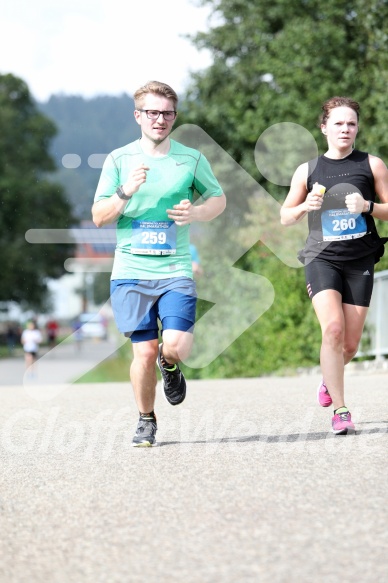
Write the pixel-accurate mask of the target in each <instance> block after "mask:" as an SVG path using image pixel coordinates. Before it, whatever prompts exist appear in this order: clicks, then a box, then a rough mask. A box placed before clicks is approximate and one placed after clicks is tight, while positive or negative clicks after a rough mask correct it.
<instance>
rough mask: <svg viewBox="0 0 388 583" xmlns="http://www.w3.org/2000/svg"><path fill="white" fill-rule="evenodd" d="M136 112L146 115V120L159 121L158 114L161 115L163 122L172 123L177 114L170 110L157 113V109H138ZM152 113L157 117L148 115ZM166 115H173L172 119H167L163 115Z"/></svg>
mask: <svg viewBox="0 0 388 583" xmlns="http://www.w3.org/2000/svg"><path fill="white" fill-rule="evenodd" d="M138 111H142V112H143V113H145V114H146V116H147V118H148V119H152V120H154V121H156V120H157V119H159V117H160V114H162V116H163V119H164V120H166V121H173V120H174V119H175V118H176V114H177V112H176V111H175V110H171V109H170V110H167V111H159V109H138ZM152 111H153V112H155V113H157V114H158V115H157V116H154V117H150V115H149V113H150V112H152ZM166 113H167V114H169V115H170V114H172V113H173V114H174V117H172V118H171V119H167V118H166V117H165V114H166Z"/></svg>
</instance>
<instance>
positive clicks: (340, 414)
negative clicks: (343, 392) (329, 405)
mask: <svg viewBox="0 0 388 583" xmlns="http://www.w3.org/2000/svg"><path fill="white" fill-rule="evenodd" d="M331 423H332V427H333V429H332V431H333V433H335V434H336V435H346V434H347V433H348V431H351V432H354V431H355V430H356V428H355V427H354V423H353V421H352V416H351V414H350V411H348V409H347V408H346V407H341V408H340V409H337V410H336V411H335V414H334V417H333V419H332V420H331Z"/></svg>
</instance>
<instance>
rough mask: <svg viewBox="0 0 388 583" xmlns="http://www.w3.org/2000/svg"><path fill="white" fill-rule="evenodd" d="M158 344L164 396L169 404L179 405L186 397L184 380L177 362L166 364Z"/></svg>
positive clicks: (160, 345)
mask: <svg viewBox="0 0 388 583" xmlns="http://www.w3.org/2000/svg"><path fill="white" fill-rule="evenodd" d="M161 349H162V344H159V354H158V367H159V370H160V372H161V375H162V386H163V391H164V396H165V397H166V399H167V401H168V402H169V403H170V405H180V404H181V403H182V402H183V401H184V400H185V397H186V380H185V377H184V376H183V373H182V371H181V370H180V368H179V366H178V365H177V364H168V363H167V362H166V361H165V360H164V358H163V354H162V351H161Z"/></svg>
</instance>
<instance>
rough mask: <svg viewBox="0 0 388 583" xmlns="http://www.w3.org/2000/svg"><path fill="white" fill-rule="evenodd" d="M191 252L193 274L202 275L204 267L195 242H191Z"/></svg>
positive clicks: (195, 275)
mask: <svg viewBox="0 0 388 583" xmlns="http://www.w3.org/2000/svg"><path fill="white" fill-rule="evenodd" d="M190 254H191V267H192V270H193V276H194V278H196V277H201V275H203V269H202V265H201V259H200V257H199V253H198V249H197V248H196V246H195V245H194V243H190Z"/></svg>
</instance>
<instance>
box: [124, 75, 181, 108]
mask: <svg viewBox="0 0 388 583" xmlns="http://www.w3.org/2000/svg"><path fill="white" fill-rule="evenodd" d="M148 93H153V94H154V95H161V96H162V97H166V99H171V101H172V102H173V104H174V110H176V108H177V105H178V95H177V94H176V93H175V91H174V89H172V87H170V86H169V85H167V84H166V83H161V82H160V81H148V83H146V84H145V85H143V87H139V89H137V91H135V94H134V96H133V98H134V101H135V108H136V109H141V107H142V105H143V103H144V98H145V96H146V95H148Z"/></svg>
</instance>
